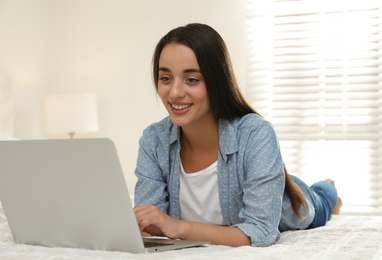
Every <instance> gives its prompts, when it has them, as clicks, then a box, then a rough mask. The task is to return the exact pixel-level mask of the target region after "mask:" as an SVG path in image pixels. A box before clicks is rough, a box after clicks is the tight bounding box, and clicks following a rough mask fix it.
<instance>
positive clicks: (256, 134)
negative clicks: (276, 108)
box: [135, 114, 285, 246]
mask: <svg viewBox="0 0 382 260" xmlns="http://www.w3.org/2000/svg"><path fill="white" fill-rule="evenodd" d="M180 149H181V147H180V128H179V127H178V126H175V125H174V124H173V123H172V122H171V120H170V118H169V117H166V118H164V119H163V120H162V121H160V122H158V123H154V124H152V125H150V126H149V127H147V128H146V129H145V130H144V132H143V135H142V137H141V138H140V141H139V153H138V160H137V167H136V170H135V174H136V176H137V177H138V181H137V184H136V187H135V205H136V206H138V205H144V204H152V205H154V206H156V207H158V208H159V209H160V210H162V211H163V212H166V213H167V214H168V215H170V216H171V217H173V218H176V219H179V216H180V206H179V175H180ZM217 167H218V187H219V201H220V208H221V212H222V215H223V221H224V224H225V225H227V226H233V227H237V228H239V229H240V230H241V231H242V232H243V233H244V234H246V235H247V236H248V237H249V238H250V239H251V244H252V246H269V245H272V244H275V243H276V241H278V239H279V238H280V231H279V230H278V226H279V223H280V219H281V211H282V200H283V195H284V186H285V176H284V170H283V162H282V158H281V154H280V147H279V143H278V141H277V138H276V134H275V131H274V129H273V126H272V125H271V124H270V123H269V122H267V121H266V120H264V119H263V118H261V117H260V116H258V115H256V114H248V115H246V116H243V117H241V118H237V119H234V120H225V119H220V120H219V154H218V166H217Z"/></svg>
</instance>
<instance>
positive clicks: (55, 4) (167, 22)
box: [0, 0, 246, 192]
mask: <svg viewBox="0 0 382 260" xmlns="http://www.w3.org/2000/svg"><path fill="white" fill-rule="evenodd" d="M190 22H202V23H207V24H209V25H211V26H212V27H214V28H215V29H216V30H217V31H218V32H219V33H220V34H221V35H222V37H223V38H224V39H225V41H226V43H227V45H228V48H229V49H230V52H231V56H232V60H233V63H234V66H235V70H236V73H237V76H238V79H239V82H240V83H241V85H242V86H244V84H245V82H244V81H245V47H246V46H245V0H209V1H206V0H194V1H191V2H190V1H185V0H161V1H157V0H139V1H132V0H0V70H4V71H6V72H7V73H8V74H9V75H10V76H11V78H12V80H13V89H14V103H15V114H14V136H15V137H17V138H21V139H40V138H48V137H47V136H46V135H45V129H44V116H43V114H44V111H43V99H44V97H45V96H46V95H49V94H67V93H84V92H94V93H96V94H97V97H98V106H99V107H98V108H99V121H100V132H99V133H98V134H97V135H96V136H99V137H110V138H112V139H113V140H114V142H115V143H116V146H117V148H118V152H119V156H120V160H121V164H122V167H123V168H124V171H125V176H126V179H127V182H128V186H129V189H130V192H133V187H134V184H135V181H136V179H135V177H134V174H133V173H134V168H135V162H136V158H137V151H138V139H139V137H140V135H141V133H142V131H143V129H144V128H145V127H146V126H147V125H148V124H150V123H151V122H154V121H158V120H160V119H161V118H162V117H164V116H165V115H166V112H165V110H164V109H163V108H162V104H161V103H160V100H159V99H157V97H156V93H155V91H154V87H153V84H152V81H151V67H150V65H151V57H152V53H153V50H154V47H155V44H156V43H157V41H158V40H159V38H160V37H162V36H163V35H164V34H165V33H167V32H168V31H169V30H170V29H173V28H175V27H178V26H181V25H185V24H187V23H190Z"/></svg>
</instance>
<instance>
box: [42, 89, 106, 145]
mask: <svg viewBox="0 0 382 260" xmlns="http://www.w3.org/2000/svg"><path fill="white" fill-rule="evenodd" d="M45 123H46V129H47V134H48V135H51V136H60V135H64V134H65V135H66V134H69V136H70V138H71V139H72V138H73V137H74V135H75V134H91V133H95V132H97V131H98V115H97V100H96V95H95V94H71V95H55V96H48V97H46V98H45Z"/></svg>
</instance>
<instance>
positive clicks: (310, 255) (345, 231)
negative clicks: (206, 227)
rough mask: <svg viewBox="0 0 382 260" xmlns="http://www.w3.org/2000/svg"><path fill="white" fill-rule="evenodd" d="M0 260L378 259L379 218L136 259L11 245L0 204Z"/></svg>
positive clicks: (339, 220) (381, 251) (338, 219)
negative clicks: (271, 241)
mask: <svg viewBox="0 0 382 260" xmlns="http://www.w3.org/2000/svg"><path fill="white" fill-rule="evenodd" d="M25 217H28V216H25ZM0 259H182V260H185V259H214V260H220V259H221V260H223V259H335V260H338V259H347V260H349V259H357V260H359V259H382V216H347V215H339V216H333V218H332V220H330V221H329V223H328V225H327V226H325V227H321V228H316V229H313V230H304V231H288V232H284V233H283V234H282V238H281V240H280V241H279V242H278V243H277V244H276V245H274V246H271V247H267V248H252V247H249V246H244V247H239V248H231V247H226V246H212V245H209V246H206V247H201V248H190V249H182V250H177V251H168V252H163V253H153V254H139V255H137V254H129V253H122V252H107V251H92V250H84V249H73V248H47V247H42V246H30V245H20V244H15V242H14V241H13V238H12V235H11V233H10V230H9V226H8V223H7V221H6V218H5V216H4V212H3V209H2V208H1V204H0Z"/></svg>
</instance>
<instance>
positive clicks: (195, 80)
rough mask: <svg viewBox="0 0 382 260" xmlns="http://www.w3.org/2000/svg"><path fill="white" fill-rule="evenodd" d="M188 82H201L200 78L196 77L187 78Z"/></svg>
mask: <svg viewBox="0 0 382 260" xmlns="http://www.w3.org/2000/svg"><path fill="white" fill-rule="evenodd" d="M187 82H189V83H191V84H196V83H198V82H199V80H198V79H195V78H188V79H187Z"/></svg>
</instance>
